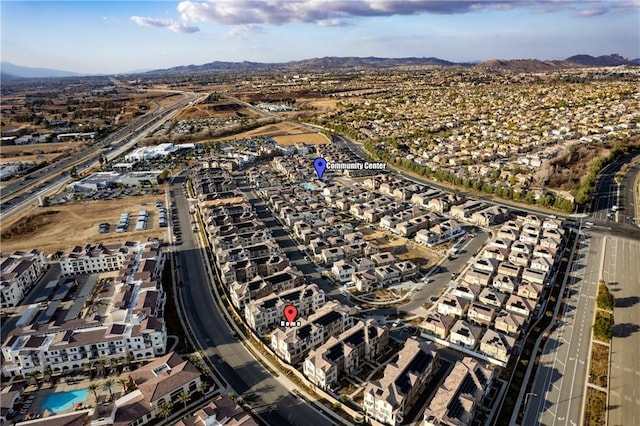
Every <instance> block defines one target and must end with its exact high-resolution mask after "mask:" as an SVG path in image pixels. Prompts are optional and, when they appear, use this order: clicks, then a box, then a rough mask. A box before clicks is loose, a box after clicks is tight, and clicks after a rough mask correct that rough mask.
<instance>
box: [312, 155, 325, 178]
mask: <svg viewBox="0 0 640 426" xmlns="http://www.w3.org/2000/svg"><path fill="white" fill-rule="evenodd" d="M313 168H314V169H316V172H317V173H318V177H319V178H320V179H322V175H323V174H324V171H325V169H326V168H327V160H325V159H324V158H322V157H318V158H316V159H315V160H313Z"/></svg>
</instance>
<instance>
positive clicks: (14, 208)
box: [0, 93, 196, 220]
mask: <svg viewBox="0 0 640 426" xmlns="http://www.w3.org/2000/svg"><path fill="white" fill-rule="evenodd" d="M195 99H196V96H195V94H193V93H185V98H184V99H182V100H180V101H177V102H175V103H173V104H171V105H168V106H165V107H163V108H162V109H161V110H159V111H156V112H154V113H151V114H147V115H145V116H143V117H142V118H141V119H138V120H136V121H135V122H133V123H131V124H129V125H128V126H126V127H125V128H123V129H121V130H118V131H116V132H115V133H113V134H111V135H109V136H108V137H106V138H105V139H103V140H102V141H100V142H97V143H95V144H94V145H93V146H91V147H90V148H88V149H86V150H85V151H82V152H80V153H78V154H75V155H72V156H70V157H68V158H66V159H64V160H62V161H58V162H56V163H55V164H52V165H50V166H47V167H45V168H43V169H40V170H38V171H35V172H33V173H30V174H29V175H27V176H26V177H25V178H24V179H21V180H19V181H16V182H13V183H11V184H9V185H7V186H6V187H5V188H4V189H3V194H7V195H10V194H13V193H15V192H16V191H19V190H21V189H22V188H23V187H25V186H27V185H31V184H32V183H33V182H34V181H35V182H37V185H35V186H33V187H31V188H29V189H28V190H27V191H25V192H21V193H19V194H16V195H14V196H13V197H10V198H9V197H4V198H3V202H2V203H1V204H0V213H1V214H2V219H3V220H6V219H7V218H8V217H9V216H11V215H12V214H15V213H18V212H19V211H21V210H22V209H24V208H26V207H31V205H32V204H33V203H34V202H35V200H37V198H38V197H39V196H44V195H48V194H50V193H52V192H54V191H57V190H59V189H60V187H62V185H64V184H65V183H68V182H69V181H71V180H72V178H71V176H70V175H69V173H66V172H61V171H62V170H64V169H66V168H68V167H70V166H71V165H73V164H74V163H77V164H76V170H77V172H78V173H81V172H82V171H84V170H86V169H90V168H91V167H94V166H96V165H97V164H98V163H99V161H98V155H97V154H98V152H99V151H102V150H105V149H106V151H105V154H104V155H105V156H106V157H107V159H108V160H111V159H113V158H115V157H117V156H118V155H121V154H122V153H124V152H126V151H128V150H129V149H131V147H132V146H133V145H135V144H136V143H137V141H138V140H139V138H141V137H142V136H144V135H145V134H146V132H148V131H150V130H153V129H154V128H156V127H158V126H160V125H161V124H162V123H164V121H166V120H167V119H169V118H170V117H171V116H172V115H173V114H175V113H177V112H178V111H179V110H180V109H182V108H184V107H185V106H187V105H189V103H190V102H193V101H194V100H195Z"/></svg>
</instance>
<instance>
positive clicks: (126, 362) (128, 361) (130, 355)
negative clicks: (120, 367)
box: [125, 354, 135, 366]
mask: <svg viewBox="0 0 640 426" xmlns="http://www.w3.org/2000/svg"><path fill="white" fill-rule="evenodd" d="M133 360H135V358H134V356H133V355H132V354H127V358H126V359H125V364H126V365H127V366H131V363H133Z"/></svg>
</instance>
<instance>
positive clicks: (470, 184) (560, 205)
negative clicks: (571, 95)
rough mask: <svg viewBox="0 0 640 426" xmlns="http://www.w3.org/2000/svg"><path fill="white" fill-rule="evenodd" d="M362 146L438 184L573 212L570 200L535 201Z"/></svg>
mask: <svg viewBox="0 0 640 426" xmlns="http://www.w3.org/2000/svg"><path fill="white" fill-rule="evenodd" d="M364 146H365V148H366V149H367V151H368V152H369V153H370V154H372V156H373V157H375V158H377V159H379V160H381V161H385V162H387V163H391V164H395V165H396V166H398V167H401V168H402V169H405V170H409V171H411V172H413V173H415V174H418V175H421V176H424V177H426V178H429V179H435V180H436V181H438V182H447V183H449V184H451V185H454V186H457V187H461V188H466V189H471V190H474V191H477V192H484V193H486V194H492V195H495V196H496V197H498V198H502V199H506V200H513V201H517V202H523V203H527V204H532V205H538V206H541V207H545V208H553V209H556V210H560V211H563V212H566V213H570V212H572V211H573V203H572V202H571V201H570V200H568V199H566V198H564V197H561V196H559V195H557V194H554V193H547V194H546V195H544V196H540V197H539V198H538V199H536V194H535V192H534V191H532V190H523V191H516V190H514V189H513V187H511V186H508V185H506V184H504V185H503V184H491V183H488V182H483V181H482V180H480V179H474V178H472V177H460V176H457V175H454V174H452V173H449V172H446V171H444V170H441V169H436V170H433V169H432V168H431V167H428V166H422V165H420V164H418V163H416V162H414V161H412V160H409V159H406V158H398V157H395V156H393V155H391V154H390V153H389V152H387V151H386V150H384V149H382V148H380V147H379V146H377V145H376V144H375V143H374V142H371V141H367V142H365V143H364Z"/></svg>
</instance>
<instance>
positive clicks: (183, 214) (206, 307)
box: [171, 177, 330, 425]
mask: <svg viewBox="0 0 640 426" xmlns="http://www.w3.org/2000/svg"><path fill="white" fill-rule="evenodd" d="M185 181H186V178H184V177H176V178H175V179H174V183H173V184H172V185H171V190H172V191H173V193H174V199H175V201H176V205H177V209H178V217H179V223H180V228H181V229H182V230H184V231H185V232H184V233H183V234H182V244H181V245H179V246H178V247H177V256H178V261H179V270H178V273H179V279H180V281H182V283H183V285H182V286H181V287H180V289H179V291H180V295H181V297H182V300H183V303H184V311H185V315H186V317H187V318H186V319H187V320H188V322H189V324H190V326H191V329H192V330H193V333H194V335H195V338H196V339H197V340H198V341H199V342H200V344H201V345H202V347H203V348H205V352H206V355H207V356H208V357H209V358H210V359H211V360H212V362H213V364H214V365H215V368H216V370H217V371H218V372H219V373H220V374H221V375H222V376H223V377H224V378H225V380H226V381H228V383H229V384H230V385H231V387H232V388H233V389H234V391H235V392H237V393H238V395H240V396H242V398H243V399H244V400H245V401H246V402H247V403H248V404H249V405H250V406H251V407H253V409H254V410H255V411H256V412H257V413H258V414H259V415H260V417H261V418H262V419H264V421H266V422H267V423H268V424H271V425H308V424H330V422H329V420H328V419H327V418H326V417H325V416H323V415H322V414H320V413H318V412H317V411H316V410H315V409H313V408H312V407H311V406H310V405H309V404H307V403H306V402H304V401H303V400H301V399H299V398H298V397H296V396H294V395H292V394H291V393H290V392H289V391H288V390H287V389H286V388H285V386H283V385H282V384H281V383H280V382H279V381H278V380H277V379H276V378H274V376H273V375H272V374H271V373H270V372H269V371H267V370H266V369H265V368H264V367H263V366H262V364H261V363H260V362H258V361H257V360H256V359H255V358H253V356H252V355H251V354H250V353H249V351H248V350H247V349H246V348H245V347H244V346H243V345H242V344H241V343H240V342H239V341H238V340H236V339H235V338H234V337H233V336H232V334H231V329H230V328H229V326H228V325H227V323H226V321H225V319H224V318H223V316H222V314H221V313H220V311H219V310H218V305H217V304H216V303H215V301H214V298H213V294H212V292H211V289H210V286H209V281H208V279H207V274H206V272H205V269H204V265H203V263H202V257H201V250H200V249H199V248H198V245H197V243H196V240H195V236H194V235H193V233H192V232H191V224H190V214H189V205H188V200H187V197H186V195H185V193H184V188H183V186H182V184H183V182H185Z"/></svg>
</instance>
